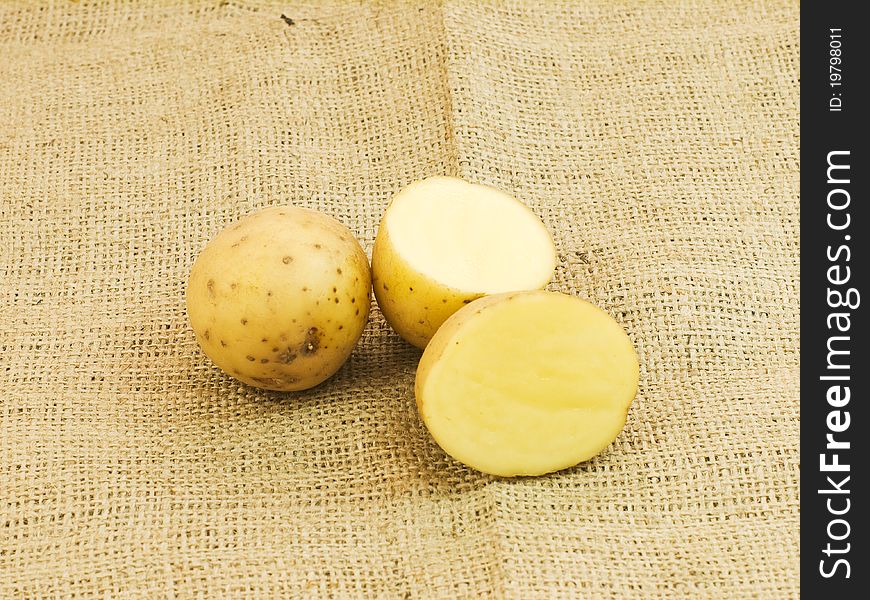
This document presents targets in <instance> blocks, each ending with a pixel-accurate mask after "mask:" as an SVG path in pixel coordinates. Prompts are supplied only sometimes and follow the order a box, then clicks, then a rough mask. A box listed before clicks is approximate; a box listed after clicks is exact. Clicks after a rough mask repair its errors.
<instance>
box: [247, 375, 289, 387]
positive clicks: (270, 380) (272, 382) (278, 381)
mask: <svg viewBox="0 0 870 600" xmlns="http://www.w3.org/2000/svg"><path fill="white" fill-rule="evenodd" d="M251 381H256V382H257V383H259V384H260V385H268V386H271V387H278V388H283V387H284V386H285V385H287V384H290V383H296V381H297V379H296V378H295V377H284V378H283V379H282V378H280V377H251Z"/></svg>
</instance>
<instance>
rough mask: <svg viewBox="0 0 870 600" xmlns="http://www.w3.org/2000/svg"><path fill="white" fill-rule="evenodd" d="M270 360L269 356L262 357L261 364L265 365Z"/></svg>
mask: <svg viewBox="0 0 870 600" xmlns="http://www.w3.org/2000/svg"><path fill="white" fill-rule="evenodd" d="M268 362H269V359H268V358H261V359H260V363H261V364H264V365H265V364H266V363H268Z"/></svg>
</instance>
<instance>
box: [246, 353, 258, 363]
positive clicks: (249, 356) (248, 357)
mask: <svg viewBox="0 0 870 600" xmlns="http://www.w3.org/2000/svg"><path fill="white" fill-rule="evenodd" d="M245 358H247V359H248V360H249V361H251V362H254V361H255V360H257V359H256V358H254V357H253V356H251V355H250V354H248V355H247V356H246V357H245Z"/></svg>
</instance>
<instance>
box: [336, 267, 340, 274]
mask: <svg viewBox="0 0 870 600" xmlns="http://www.w3.org/2000/svg"><path fill="white" fill-rule="evenodd" d="M335 272H336V273H338V274H339V275H341V268H340V267H339V268H338V269H336V270H335Z"/></svg>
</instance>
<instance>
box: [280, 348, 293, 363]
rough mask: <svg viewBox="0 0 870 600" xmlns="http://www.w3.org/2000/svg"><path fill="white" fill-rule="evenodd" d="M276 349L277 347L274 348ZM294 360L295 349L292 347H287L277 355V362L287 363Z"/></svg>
mask: <svg viewBox="0 0 870 600" xmlns="http://www.w3.org/2000/svg"><path fill="white" fill-rule="evenodd" d="M275 350H277V348H275ZM294 360H296V351H295V350H294V349H293V348H287V349H286V350H284V352H282V353H281V354H279V355H278V362H280V363H283V364H285V365H289V364H290V363H292V362H293V361H294Z"/></svg>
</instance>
